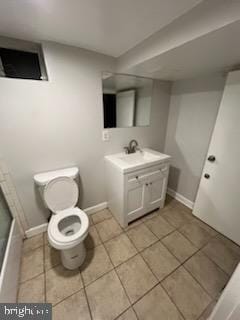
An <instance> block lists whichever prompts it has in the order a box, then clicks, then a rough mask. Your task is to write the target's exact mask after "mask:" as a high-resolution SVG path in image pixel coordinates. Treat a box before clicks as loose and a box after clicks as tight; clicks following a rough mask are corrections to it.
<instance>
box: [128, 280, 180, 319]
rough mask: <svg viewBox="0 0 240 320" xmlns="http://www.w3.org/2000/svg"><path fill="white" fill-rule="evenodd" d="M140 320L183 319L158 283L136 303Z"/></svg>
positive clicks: (135, 307)
mask: <svg viewBox="0 0 240 320" xmlns="http://www.w3.org/2000/svg"><path fill="white" fill-rule="evenodd" d="M134 309H135V311H136V313H137V316H138V319H139V320H183V318H182V316H181V315H180V313H179V311H178V310H177V308H176V306H175V305H174V304H173V303H172V302H171V300H170V299H169V297H168V295H167V294H166V292H165V291H164V290H163V289H162V287H161V285H160V284H159V285H157V286H156V287H155V288H153V289H152V290H151V291H150V292H148V293H147V294H146V295H145V296H144V297H143V298H142V299H141V300H139V301H138V302H137V303H136V304H135V305H134Z"/></svg>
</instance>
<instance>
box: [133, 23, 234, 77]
mask: <svg viewBox="0 0 240 320" xmlns="http://www.w3.org/2000/svg"><path fill="white" fill-rule="evenodd" d="M239 34H240V21H237V22H234V23H232V24H229V25H227V26H225V27H224V28H220V29H218V30H216V31H214V32H210V33H208V34H206V35H204V36H202V37H199V38H196V39H194V40H192V41H189V42H187V43H186V44H183V45H181V46H179V47H177V48H174V49H172V50H169V51H167V52H165V53H163V54H161V55H159V56H157V57H155V58H153V59H149V60H147V61H145V62H143V63H141V64H139V65H137V66H135V67H134V68H133V69H132V70H131V69H129V72H130V73H134V74H137V75H142V76H146V77H152V78H157V79H162V80H173V81H174V80H180V79H190V78H194V77H198V76H205V75H208V74H214V73H219V72H220V73H221V72H227V71H229V70H232V69H234V68H236V67H238V68H239V66H240V42H239V41H237V40H236V39H238V38H239Z"/></svg>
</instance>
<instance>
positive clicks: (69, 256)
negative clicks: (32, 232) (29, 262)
mask: <svg viewBox="0 0 240 320" xmlns="http://www.w3.org/2000/svg"><path fill="white" fill-rule="evenodd" d="M60 171H61V172H59V173H58V172H57V171H55V175H53V174H51V173H49V177H51V178H49V179H46V173H45V174H42V175H45V177H44V178H45V180H44V179H43V178H42V177H41V174H40V175H36V176H35V177H34V180H35V182H37V181H38V183H39V184H40V182H41V186H42V187H43V192H42V196H43V200H44V203H45V205H46V207H47V208H48V209H50V210H51V212H52V216H51V219H50V222H49V224H48V231H47V234H48V241H49V243H50V245H51V246H52V247H53V248H55V249H57V250H60V252H61V260H62V264H63V266H64V267H65V268H67V269H71V270H73V269H76V268H78V267H79V266H80V265H81V264H82V263H83V261H84V259H85V257H86V249H85V246H84V239H85V238H86V237H87V235H88V230H89V218H88V216H87V214H86V213H85V212H84V211H83V210H81V209H80V208H78V207H76V205H77V201H78V197H79V189H78V185H77V183H76V182H75V181H74V179H73V178H72V177H70V176H58V175H59V174H63V173H64V172H63V170H60Z"/></svg>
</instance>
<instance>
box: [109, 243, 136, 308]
mask: <svg viewBox="0 0 240 320" xmlns="http://www.w3.org/2000/svg"><path fill="white" fill-rule="evenodd" d="M103 246H104V249H105V250H106V252H107V255H108V258H109V260H110V261H111V263H112V265H113V271H115V274H116V276H117V278H118V280H119V282H120V284H121V286H122V288H123V290H124V292H125V295H126V297H127V299H128V302H129V304H130V306H132V303H131V300H130V297H129V296H128V294H127V291H126V289H125V287H124V286H123V283H122V281H121V279H120V277H119V275H118V273H117V270H116V268H115V267H114V264H113V261H112V259H111V257H110V255H109V253H108V251H107V249H106V247H105V245H104V244H103ZM126 310H127V309H126ZM126 310H125V311H126Z"/></svg>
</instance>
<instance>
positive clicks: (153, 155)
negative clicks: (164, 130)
mask: <svg viewBox="0 0 240 320" xmlns="http://www.w3.org/2000/svg"><path fill="white" fill-rule="evenodd" d="M170 158H171V157H170V156H168V155H166V154H163V153H160V152H157V151H154V150H152V149H148V148H145V149H142V150H141V151H137V152H135V153H130V154H125V153H123V152H122V153H117V154H113V155H109V156H105V159H106V160H107V161H110V162H111V163H112V164H113V165H114V166H116V167H117V168H118V169H119V170H121V171H122V172H124V173H127V172H131V171H135V170H139V169H143V168H146V167H149V166H151V165H156V164H159V163H161V162H163V161H165V160H169V159H170Z"/></svg>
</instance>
